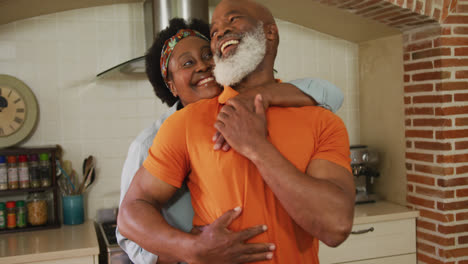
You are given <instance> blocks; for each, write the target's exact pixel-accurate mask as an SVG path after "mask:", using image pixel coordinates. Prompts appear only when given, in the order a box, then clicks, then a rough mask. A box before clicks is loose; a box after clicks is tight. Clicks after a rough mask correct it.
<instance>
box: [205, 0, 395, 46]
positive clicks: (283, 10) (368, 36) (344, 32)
mask: <svg viewBox="0 0 468 264" xmlns="http://www.w3.org/2000/svg"><path fill="white" fill-rule="evenodd" d="M219 2H220V0H210V2H209V3H210V6H214V5H216V4H217V3H219ZM257 2H259V3H262V4H263V5H265V6H266V7H268V8H269V9H270V10H271V12H272V13H273V16H274V17H276V18H279V19H281V20H285V21H289V22H292V23H294V24H298V25H302V26H304V27H307V28H311V29H314V30H317V31H319V32H322V33H325V34H328V35H332V36H335V37H337V38H341V39H345V40H348V41H351V42H355V43H361V42H365V41H368V40H373V39H379V38H382V37H387V36H391V35H396V34H401V32H400V31H399V30H397V29H395V28H391V27H389V26H387V25H384V24H382V23H379V22H376V21H374V20H371V19H367V18H364V17H360V16H358V15H355V14H353V13H350V12H347V11H344V10H342V9H338V8H336V7H330V6H326V5H323V4H320V3H318V1H314V0H287V1H285V0H257Z"/></svg>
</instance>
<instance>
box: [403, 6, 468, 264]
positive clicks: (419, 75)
mask: <svg viewBox="0 0 468 264" xmlns="http://www.w3.org/2000/svg"><path fill="white" fill-rule="evenodd" d="M404 42H405V43H404V50H405V53H404V63H405V65H404V71H405V75H404V77H403V78H404V80H405V87H404V89H405V98H404V101H405V105H406V106H405V113H406V120H405V124H406V140H407V141H406V145H407V149H406V168H407V178H408V195H407V201H408V206H409V207H412V208H415V209H418V210H420V212H421V217H420V218H419V219H418V222H417V243H418V245H417V246H418V262H419V263H427V264H437V263H453V264H468V1H460V2H459V3H458V4H457V6H456V10H455V12H453V13H451V14H449V15H448V16H447V18H446V19H445V20H444V21H442V23H441V24H440V25H430V26H426V27H423V28H418V29H412V30H409V31H406V32H405V34H404Z"/></svg>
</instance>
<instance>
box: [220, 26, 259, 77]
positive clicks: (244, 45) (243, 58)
mask: <svg viewBox="0 0 468 264" xmlns="http://www.w3.org/2000/svg"><path fill="white" fill-rule="evenodd" d="M265 53H266V37H265V32H264V31H263V23H262V22H259V23H258V25H257V27H255V28H254V29H253V30H252V31H250V32H247V33H245V36H244V37H243V38H242V39H241V41H240V43H239V44H238V46H237V50H235V53H234V54H232V55H231V56H229V57H227V58H223V57H222V55H221V54H219V52H216V54H215V56H214V61H215V68H214V70H213V74H214V76H215V78H216V81H217V82H218V83H219V84H221V85H226V86H233V85H235V84H238V83H239V82H240V81H242V79H244V78H245V77H246V76H247V75H249V74H250V73H252V72H253V71H254V70H255V69H256V68H257V67H258V65H259V64H260V63H261V62H262V60H263V58H264V57H265Z"/></svg>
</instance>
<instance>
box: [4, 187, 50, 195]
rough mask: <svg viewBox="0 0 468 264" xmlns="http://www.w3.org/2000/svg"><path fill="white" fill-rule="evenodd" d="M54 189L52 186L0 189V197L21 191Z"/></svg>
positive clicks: (20, 192) (30, 191)
mask: <svg viewBox="0 0 468 264" xmlns="http://www.w3.org/2000/svg"><path fill="white" fill-rule="evenodd" d="M52 190H54V187H53V186H50V187H39V188H27V189H16V190H2V191H0V197H2V196H7V195H14V194H22V193H32V192H45V191H52Z"/></svg>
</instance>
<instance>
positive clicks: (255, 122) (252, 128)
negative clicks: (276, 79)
mask: <svg viewBox="0 0 468 264" xmlns="http://www.w3.org/2000/svg"><path fill="white" fill-rule="evenodd" d="M254 105H255V109H254V112H253V111H252V110H250V109H249V106H248V105H246V104H244V103H242V102H241V101H238V100H233V99H229V100H228V101H227V102H226V105H225V106H223V108H221V111H220V112H219V114H218V119H217V121H216V122H215V125H214V126H215V128H216V129H217V130H218V131H219V132H220V133H221V135H222V136H223V137H224V138H225V139H226V141H227V142H228V144H229V145H230V146H231V147H232V148H234V149H235V150H236V151H237V152H239V153H240V154H241V155H243V156H245V157H247V158H250V155H252V154H253V153H254V151H255V150H256V149H257V147H258V146H259V144H262V143H266V142H268V140H267V133H268V131H267V123H266V116H265V108H264V104H263V99H262V96H261V95H259V94H258V95H257V96H256V97H255V102H254Z"/></svg>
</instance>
